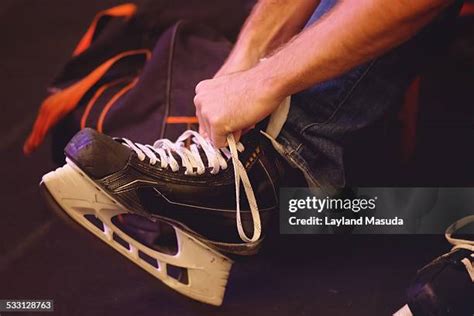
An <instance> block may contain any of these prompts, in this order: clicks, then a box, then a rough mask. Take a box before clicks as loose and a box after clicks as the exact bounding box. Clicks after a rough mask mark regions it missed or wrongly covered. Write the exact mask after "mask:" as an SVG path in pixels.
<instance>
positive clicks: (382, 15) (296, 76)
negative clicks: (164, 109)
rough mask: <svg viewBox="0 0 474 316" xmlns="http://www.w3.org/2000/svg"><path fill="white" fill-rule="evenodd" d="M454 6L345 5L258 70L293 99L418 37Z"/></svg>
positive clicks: (354, 1) (433, 2) (425, 2)
mask: <svg viewBox="0 0 474 316" xmlns="http://www.w3.org/2000/svg"><path fill="white" fill-rule="evenodd" d="M451 2H452V1H449V0H417V1H410V0H403V1H402V0H400V1H380V0H345V1H342V2H341V3H340V4H339V5H337V6H336V7H335V8H334V9H333V10H332V12H331V13H330V14H328V15H327V16H326V17H324V18H323V19H322V20H321V21H320V22H318V23H316V24H315V25H313V26H311V27H310V28H308V29H307V30H305V31H304V32H302V33H301V34H300V35H299V36H297V37H295V38H294V39H293V40H292V41H291V42H290V43H289V44H287V45H286V46H285V47H284V48H282V49H281V50H280V51H278V52H277V53H276V54H274V55H273V56H272V57H271V58H270V59H268V60H267V61H266V62H265V63H263V64H261V65H259V66H258V67H256V69H255V70H254V71H255V72H254V75H255V77H256V78H261V79H263V81H265V82H266V83H267V84H270V85H271V86H272V88H271V89H272V90H273V93H276V94H277V95H278V96H280V97H284V96H288V95H291V94H294V93H296V92H298V91H301V90H303V89H305V88H308V87H310V86H312V85H314V84H317V83H320V82H323V81H325V80H328V79H331V78H334V77H336V76H338V75H341V74H343V73H344V72H346V71H348V70H350V69H351V68H353V67H355V66H357V65H359V64H361V63H363V62H365V61H368V60H370V59H372V58H374V57H377V56H379V55H381V54H383V53H385V52H386V51H388V50H390V49H391V48H393V47H395V46H396V45H398V44H400V43H401V42H403V41H405V40H407V39H409V38H410V37H412V36H413V35H414V34H416V33H417V32H418V31H419V30H420V29H421V28H422V27H423V26H425V25H426V24H428V23H429V22H430V21H431V20H432V19H433V18H434V17H435V16H437V15H438V14H439V13H440V12H441V11H442V10H443V9H444V8H445V7H446V6H447V5H449V4H450V3H451Z"/></svg>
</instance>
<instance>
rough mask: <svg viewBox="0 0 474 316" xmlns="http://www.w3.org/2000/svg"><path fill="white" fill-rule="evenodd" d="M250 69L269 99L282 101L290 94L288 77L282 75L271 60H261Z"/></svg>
mask: <svg viewBox="0 0 474 316" xmlns="http://www.w3.org/2000/svg"><path fill="white" fill-rule="evenodd" d="M250 71H252V72H253V77H254V78H255V82H256V84H257V86H258V87H259V89H260V90H261V91H262V95H264V96H265V97H266V98H267V99H268V100H271V101H274V102H280V101H281V100H283V99H284V98H286V97H287V96H288V95H290V93H289V92H288V89H287V87H288V83H287V81H288V79H287V77H284V76H281V75H280V73H279V71H278V69H276V68H275V67H274V66H273V64H272V61H271V60H264V61H262V62H260V63H259V64H258V65H257V66H256V67H254V68H252V69H251V70H250Z"/></svg>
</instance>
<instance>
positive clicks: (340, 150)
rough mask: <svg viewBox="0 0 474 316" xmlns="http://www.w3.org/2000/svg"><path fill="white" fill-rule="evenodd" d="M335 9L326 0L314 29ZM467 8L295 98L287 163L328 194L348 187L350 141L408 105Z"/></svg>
mask: <svg viewBox="0 0 474 316" xmlns="http://www.w3.org/2000/svg"><path fill="white" fill-rule="evenodd" d="M335 3H336V0H329V1H324V0H323V1H322V3H321V6H322V7H321V6H320V7H319V8H318V10H316V12H315V13H314V14H313V16H312V17H311V19H310V22H309V23H308V24H311V23H313V22H315V21H316V20H317V19H319V18H320V17H321V15H322V14H324V13H325V12H327V11H329V10H330V9H331V8H332V6H333V5H334V4H335ZM461 4H462V1H459V2H457V3H456V4H455V5H453V6H452V7H450V8H449V9H447V10H446V12H445V13H443V14H442V15H440V17H438V18H437V19H436V20H435V21H433V22H432V23H431V24H430V25H429V26H427V27H425V28H424V29H423V30H422V31H421V32H420V33H419V34H418V35H417V36H415V37H414V38H412V39H411V40H409V41H408V42H406V43H404V44H403V45H400V46H399V47H397V48H395V49H393V50H392V51H390V52H389V53H387V54H385V55H383V56H381V57H379V58H377V59H375V60H372V61H370V62H367V63H365V64H363V65H360V66H358V67H355V68H354V69H352V70H351V71H349V72H347V73H345V74H344V75H342V76H340V77H338V78H335V79H332V80H329V81H326V82H323V83H321V84H318V85H315V86H313V87H311V88H309V89H307V90H304V91H302V92H300V93H297V94H295V95H293V96H292V97H291V107H290V112H289V114H288V117H287V120H286V122H285V125H284V126H283V129H282V131H281V132H280V134H279V136H278V138H277V141H278V142H279V143H280V144H281V145H282V146H283V149H284V156H285V158H286V159H287V160H288V161H289V162H290V163H291V164H293V165H294V166H295V167H298V168H299V169H300V170H301V171H302V172H303V173H304V175H305V177H306V179H307V181H308V184H309V186H312V187H319V188H320V189H322V191H323V192H325V193H326V194H333V193H334V192H337V191H338V190H339V189H340V188H343V187H344V186H345V171H344V164H343V158H344V148H345V147H346V146H347V145H348V143H349V142H350V141H351V139H350V138H351V137H350V136H351V135H352V134H353V133H354V132H356V131H359V130H361V129H363V128H365V127H367V126H369V125H371V124H372V123H374V122H376V121H378V120H379V119H381V118H382V117H383V116H384V114H385V113H387V112H388V111H389V110H390V109H392V110H395V109H396V108H397V107H399V106H400V105H401V104H402V102H403V97H404V95H405V91H406V89H407V87H408V86H409V84H410V83H411V81H412V80H413V78H414V77H415V75H416V74H417V73H418V72H419V71H420V68H421V66H422V65H423V60H424V59H425V58H424V57H425V56H426V54H433V52H434V50H436V49H438V48H441V47H443V46H446V41H445V40H442V38H448V37H449V34H448V35H447V33H449V32H448V30H449V29H450V28H449V27H448V26H449V25H451V24H452V22H453V21H454V18H455V17H456V15H457V12H458V11H459V8H460V6H461Z"/></svg>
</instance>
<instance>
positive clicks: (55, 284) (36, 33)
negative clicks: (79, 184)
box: [0, 0, 449, 316]
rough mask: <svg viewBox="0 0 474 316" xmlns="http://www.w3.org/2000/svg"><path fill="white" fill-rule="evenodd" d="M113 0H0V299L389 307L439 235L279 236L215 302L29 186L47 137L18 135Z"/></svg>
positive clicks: (45, 166) (113, 309)
mask: <svg viewBox="0 0 474 316" xmlns="http://www.w3.org/2000/svg"><path fill="white" fill-rule="evenodd" d="M113 3H117V1H112V0H107V1H105V0H101V1H94V0H82V1H77V0H2V2H1V4H0V38H1V39H2V43H3V49H2V50H0V73H1V77H0V78H1V79H0V80H1V83H2V89H1V90H0V91H1V92H0V93H1V95H0V99H1V100H2V102H1V104H0V113H1V114H0V118H1V124H0V135H2V138H1V140H2V141H1V142H0V150H1V157H2V164H1V165H2V167H1V169H0V177H1V179H2V184H1V191H0V201H1V202H2V204H1V205H2V209H1V214H2V215H1V217H0V280H1V281H0V282H1V283H0V299H7V298H11V299H19V298H35V299H39V298H45V299H54V300H55V308H56V314H58V315H163V316H164V315H180V316H185V315H273V316H277V315H293V316H302V315H389V314H390V313H391V312H393V311H394V310H396V309H398V308H399V307H400V306H402V305H403V304H404V288H405V286H406V284H407V282H408V281H409V279H410V278H411V277H412V276H413V274H414V272H415V270H416V268H418V267H420V266H421V265H423V264H425V263H427V262H429V261H430V260H431V259H432V258H433V257H435V256H437V255H439V254H441V253H443V252H445V251H447V250H448V249H449V248H448V245H447V243H446V242H445V241H444V240H443V238H442V237H441V236H380V237H374V236H291V237H290V236H281V237H279V240H272V241H271V243H270V244H268V245H267V247H266V248H265V249H264V251H263V253H262V254H261V255H258V256H255V257H252V258H245V259H243V260H240V261H238V262H237V263H236V264H235V265H234V268H233V271H232V275H231V279H230V282H229V286H228V291H227V294H226V297H225V301H224V304H223V306H222V307H220V308H215V307H210V306H207V305H204V304H200V303H197V302H194V301H192V300H189V299H187V298H185V297H183V296H180V295H179V294H176V293H174V292H173V291H171V290H169V289H168V288H167V287H166V286H164V285H162V284H161V283H160V282H159V281H158V280H156V279H154V278H152V277H151V276H149V275H148V274H147V273H146V272H143V271H142V270H140V269H139V268H137V267H136V266H134V265H133V264H132V263H130V262H129V261H128V260H126V259H125V258H122V257H121V256H120V255H119V254H118V253H116V252H115V251H114V250H112V249H111V248H109V247H108V246H106V245H105V244H103V243H102V242H100V241H99V240H98V239H96V238H94V237H92V235H89V234H88V233H86V232H85V231H81V230H79V229H71V227H69V226H66V225H64V224H63V223H62V222H61V221H60V220H58V219H56V217H55V216H53V214H52V213H50V212H49V211H48V210H47V209H46V207H45V205H44V204H43V202H42V199H41V197H40V194H39V191H38V186H37V184H38V182H39V180H40V178H41V175H43V174H44V173H46V172H48V171H50V170H51V169H52V168H53V164H52V162H51V159H50V158H51V157H50V152H49V144H46V145H45V146H43V147H41V149H40V150H39V151H38V152H37V153H35V154H34V155H33V156H31V157H29V158H25V157H24V156H23V155H22V152H21V145H22V142H23V140H24V138H25V137H26V135H27V133H28V131H29V128H30V125H31V123H32V121H33V118H34V116H35V112H36V109H37V106H38V104H39V103H40V101H41V100H42V98H43V97H44V96H45V87H46V85H47V83H48V82H49V81H50V80H51V79H52V78H53V76H54V75H55V74H56V73H57V72H58V71H59V70H60V68H61V65H63V64H64V62H65V61H66V60H67V59H68V56H69V54H70V52H71V51H72V49H73V47H74V44H75V43H76V42H77V39H78V38H79V37H80V35H81V34H82V33H83V31H84V30H85V28H86V26H87V24H88V23H89V21H90V19H91V17H92V16H93V15H94V13H95V12H96V11H97V10H99V9H101V8H105V7H108V6H110V5H111V4H113Z"/></svg>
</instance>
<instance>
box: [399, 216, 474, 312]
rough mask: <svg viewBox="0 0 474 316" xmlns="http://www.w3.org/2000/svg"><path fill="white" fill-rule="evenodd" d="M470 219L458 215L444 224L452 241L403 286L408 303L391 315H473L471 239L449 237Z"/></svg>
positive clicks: (473, 248)
mask: <svg viewBox="0 0 474 316" xmlns="http://www.w3.org/2000/svg"><path fill="white" fill-rule="evenodd" d="M472 221H474V216H469V217H466V218H464V219H461V220H460V221H458V222H457V223H455V224H453V225H452V226H450V228H448V230H447V232H446V237H447V239H448V241H449V242H450V243H451V244H453V245H454V247H453V249H452V250H451V252H449V253H447V254H444V255H442V256H440V257H438V258H436V259H435V260H433V261H432V262H431V263H429V264H428V265H426V266H425V267H423V268H422V269H420V270H419V271H418V272H417V275H416V277H415V279H414V280H413V281H412V283H411V284H410V286H409V288H408V290H407V297H408V304H407V306H405V307H404V310H405V311H404V312H403V313H402V312H399V314H395V315H410V314H411V315H415V316H444V315H456V316H471V315H474V241H469V240H461V239H455V238H452V233H453V232H454V231H456V230H457V229H459V228H460V227H462V226H465V225H467V224H468V223H470V222H472Z"/></svg>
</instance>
